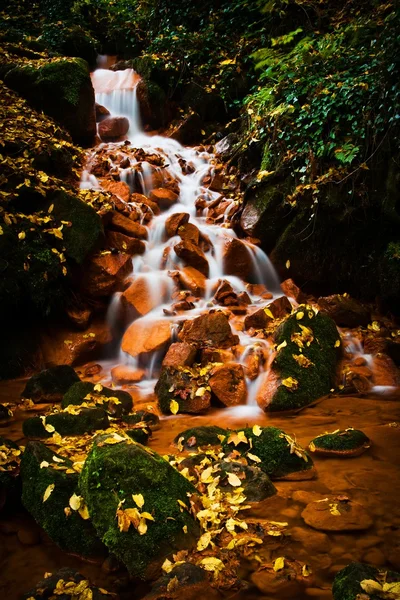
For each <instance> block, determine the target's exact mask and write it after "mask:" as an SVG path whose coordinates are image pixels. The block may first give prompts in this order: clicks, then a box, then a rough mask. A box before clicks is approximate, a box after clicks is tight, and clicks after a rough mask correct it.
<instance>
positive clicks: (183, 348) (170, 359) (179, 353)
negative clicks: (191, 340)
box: [162, 342, 197, 369]
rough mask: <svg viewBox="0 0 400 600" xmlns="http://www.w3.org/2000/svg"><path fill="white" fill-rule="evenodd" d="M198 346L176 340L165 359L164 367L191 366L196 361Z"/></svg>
mask: <svg viewBox="0 0 400 600" xmlns="http://www.w3.org/2000/svg"><path fill="white" fill-rule="evenodd" d="M196 353H197V348H196V347H195V346H193V345H192V344H187V343H186V342H174V343H173V344H171V345H170V347H169V348H168V352H167V354H166V355H165V356H164V359H163V362H162V364H163V367H174V368H176V369H177V368H178V367H191V366H192V364H193V363H194V361H195V358H196Z"/></svg>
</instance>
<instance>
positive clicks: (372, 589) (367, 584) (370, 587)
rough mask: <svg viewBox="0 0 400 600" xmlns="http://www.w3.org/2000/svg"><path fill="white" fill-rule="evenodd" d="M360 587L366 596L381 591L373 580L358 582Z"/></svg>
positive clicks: (379, 585)
mask: <svg viewBox="0 0 400 600" xmlns="http://www.w3.org/2000/svg"><path fill="white" fill-rule="evenodd" d="M360 586H361V588H362V589H363V590H364V592H367V594H375V593H376V592H382V591H383V590H382V586H381V584H380V583H378V582H377V581H374V580H373V579H363V581H360Z"/></svg>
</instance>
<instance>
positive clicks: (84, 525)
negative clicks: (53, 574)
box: [21, 442, 106, 558]
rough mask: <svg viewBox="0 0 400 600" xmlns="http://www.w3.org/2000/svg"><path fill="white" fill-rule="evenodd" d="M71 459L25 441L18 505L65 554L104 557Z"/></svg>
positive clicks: (36, 443)
mask: <svg viewBox="0 0 400 600" xmlns="http://www.w3.org/2000/svg"><path fill="white" fill-rule="evenodd" d="M73 467H74V465H73V463H72V461H71V460H69V459H68V458H65V457H63V456H60V455H59V454H57V453H55V452H54V451H53V450H51V449H50V448H49V447H47V446H45V445H44V444H43V443H42V442H28V444H27V446H26V449H25V452H24V454H23V456H22V460H21V480H22V503H23V505H24V506H25V508H26V509H27V510H28V512H29V513H30V514H31V515H32V516H33V518H34V519H35V521H36V522H37V523H38V524H39V525H40V526H41V527H42V528H43V529H44V530H45V532H46V533H47V535H49V536H50V538H51V539H52V540H53V541H54V542H55V543H56V544H57V545H58V546H60V548H62V549H63V550H65V551H66V552H69V553H72V554H77V555H79V556H83V557H85V558H100V557H105V555H106V549H105V547H104V545H103V544H102V543H101V541H100V539H99V538H98V536H97V534H96V531H95V529H94V527H93V525H92V522H91V520H90V518H89V514H88V511H87V508H86V505H85V502H84V500H83V498H82V497H81V496H80V493H79V490H78V478H79V475H78V472H76V471H75V470H74V468H73Z"/></svg>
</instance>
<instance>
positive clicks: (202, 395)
mask: <svg viewBox="0 0 400 600" xmlns="http://www.w3.org/2000/svg"><path fill="white" fill-rule="evenodd" d="M197 375H198V374H197ZM207 388H208V389H207ZM155 393H156V395H157V398H158V404H159V407H160V410H161V412H162V413H163V414H164V415H169V414H176V413H178V412H180V413H194V414H198V413H202V412H204V411H206V410H207V409H208V408H209V407H210V404H211V391H210V388H209V386H208V381H204V380H203V379H202V378H200V379H199V378H198V376H197V377H196V373H195V370H193V369H190V368H189V367H185V368H178V369H175V368H174V367H163V368H162V369H161V373H160V377H159V379H158V381H157V383H156V386H155Z"/></svg>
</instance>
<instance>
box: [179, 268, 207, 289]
mask: <svg viewBox="0 0 400 600" xmlns="http://www.w3.org/2000/svg"><path fill="white" fill-rule="evenodd" d="M177 273H178V280H179V283H180V284H181V285H182V287H183V288H185V289H187V290H189V291H190V292H191V293H192V294H194V296H204V294H205V291H206V281H207V280H206V278H205V276H204V275H203V273H200V271H198V270H197V269H194V268H193V267H185V268H184V269H181V270H180V271H177Z"/></svg>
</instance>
